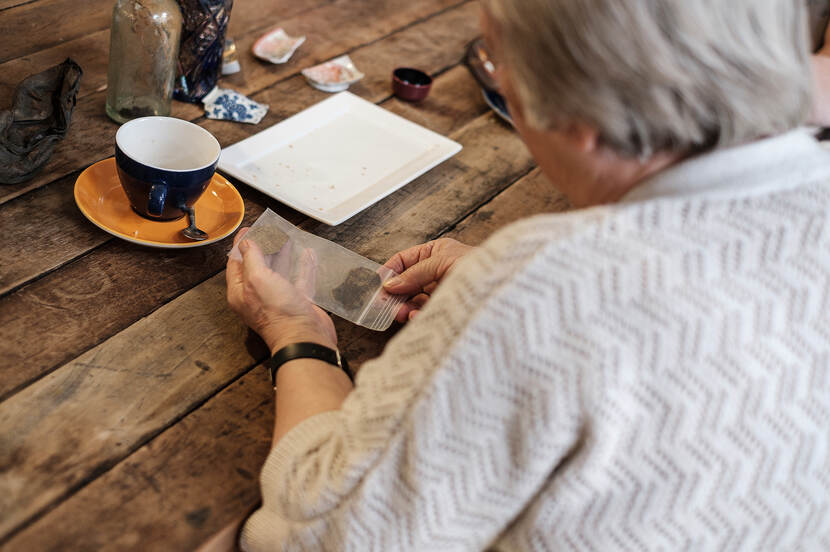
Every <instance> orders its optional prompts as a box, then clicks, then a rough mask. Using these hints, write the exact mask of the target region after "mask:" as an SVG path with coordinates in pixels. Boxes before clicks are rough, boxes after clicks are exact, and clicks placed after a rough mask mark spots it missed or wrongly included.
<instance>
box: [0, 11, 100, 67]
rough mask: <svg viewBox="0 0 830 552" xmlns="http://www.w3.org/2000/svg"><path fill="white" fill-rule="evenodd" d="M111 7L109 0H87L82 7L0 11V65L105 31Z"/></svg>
mask: <svg viewBox="0 0 830 552" xmlns="http://www.w3.org/2000/svg"><path fill="white" fill-rule="evenodd" d="M113 4H114V3H113V1H112V0H87V1H86V2H84V3H83V4H82V5H79V3H78V1H77V0H49V1H48V2H43V1H41V2H31V3H27V4H20V5H18V6H15V7H12V8H9V9H6V10H3V11H2V12H0V27H2V29H3V42H2V46H0V62H4V61H7V60H10V59H14V58H16V57H20V56H25V55H26V54H30V53H33V52H37V51H39V50H43V49H45V48H49V47H51V46H54V45H56V44H59V43H61V42H64V41H67V40H72V39H74V38H79V37H82V36H86V35H88V34H90V33H93V32H95V31H100V30H102V29H107V28H109V26H110V21H111V19H112V7H113Z"/></svg>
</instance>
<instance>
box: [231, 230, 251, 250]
mask: <svg viewBox="0 0 830 552" xmlns="http://www.w3.org/2000/svg"><path fill="white" fill-rule="evenodd" d="M250 229H251V227H250V226H246V227H245V228H240V229H239V232H237V233H236V235H235V236H234V237H233V244H234V245H236V244H238V243H239V242H240V241H242V238H244V237H245V234H247V233H248V230H250Z"/></svg>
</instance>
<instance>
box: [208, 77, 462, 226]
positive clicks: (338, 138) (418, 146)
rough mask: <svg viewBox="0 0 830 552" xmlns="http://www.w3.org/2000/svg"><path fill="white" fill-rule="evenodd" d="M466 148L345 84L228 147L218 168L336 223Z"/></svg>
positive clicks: (280, 199) (329, 222)
mask: <svg viewBox="0 0 830 552" xmlns="http://www.w3.org/2000/svg"><path fill="white" fill-rule="evenodd" d="M460 150H461V145H460V144H458V143H456V142H453V141H452V140H449V139H447V138H445V137H444V136H441V135H440V134H437V133H435V132H432V131H431V130H427V129H425V128H423V127H422V126H419V125H416V124H415V123H413V122H411V121H408V120H406V119H404V118H402V117H399V116H397V115H395V114H393V113H391V112H389V111H387V110H385V109H383V108H381V107H378V106H376V105H375V104H373V103H370V102H367V101H366V100H363V99H361V98H359V97H357V96H355V95H354V94H351V93H349V92H341V93H339V94H337V95H336V96H332V97H331V98H329V99H327V100H324V101H322V102H320V103H318V104H316V105H314V106H312V107H310V108H308V109H306V110H305V111H302V112H300V113H298V114H296V115H294V116H293V117H290V118H288V119H286V120H284V121H282V122H281V123H278V124H276V125H274V126H272V127H270V128H268V129H265V130H263V131H262V132H259V133H257V134H255V135H254V136H251V137H250V138H247V139H245V140H242V141H241V142H238V143H236V144H234V145H232V146H230V147H228V148H226V149H224V150H223V151H222V156H221V158H220V159H219V169H220V170H221V171H223V172H225V173H227V174H229V175H231V176H233V177H235V178H238V179H239V180H241V181H242V182H245V183H246V184H248V185H250V186H251V187H253V188H256V189H257V190H259V191H261V192H263V193H265V194H267V195H269V196H271V197H273V198H275V199H278V200H279V201H281V202H283V203H285V204H286V205H288V206H290V207H293V208H294V209H296V210H298V211H300V212H301V213H304V214H306V215H308V216H310V217H312V218H315V219H317V220H319V221H321V222H324V223H326V224H329V225H332V226H334V225H336V224H340V223H341V222H343V221H345V220H346V219H348V218H350V217H352V216H354V215H355V214H357V213H359V212H360V211H362V210H363V209H365V208H366V207H369V206H370V205H373V204H374V203H376V202H377V201H379V200H381V199H383V198H384V197H386V196H387V195H389V194H391V193H392V192H394V191H395V190H398V189H399V188H401V186H403V185H405V184H407V183H408V182H411V181H412V180H414V179H415V178H417V177H419V176H420V175H422V174H424V173H425V172H426V171H428V170H430V169H431V168H433V167H435V166H436V165H438V164H439V163H441V162H442V161H445V160H446V159H448V158H450V157H452V156H453V155H455V154H456V153H458V152H459V151H460Z"/></svg>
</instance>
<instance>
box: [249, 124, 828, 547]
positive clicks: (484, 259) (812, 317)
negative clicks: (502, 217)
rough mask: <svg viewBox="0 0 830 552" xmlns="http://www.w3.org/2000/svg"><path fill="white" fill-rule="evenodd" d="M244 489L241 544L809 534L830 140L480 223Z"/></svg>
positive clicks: (819, 407)
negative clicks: (606, 200) (578, 203)
mask: <svg viewBox="0 0 830 552" xmlns="http://www.w3.org/2000/svg"><path fill="white" fill-rule="evenodd" d="M262 494H263V506H262V508H261V509H260V510H258V511H257V512H256V513H255V514H254V515H253V516H252V517H251V518H250V520H249V521H248V522H247V524H246V527H245V529H244V532H243V537H242V545H243V549H245V550H309V551H311V550H315V551H316V550H349V551H408V550H424V551H439V550H465V551H466V550H471V551H472V550H488V549H492V550H505V551H507V550H540V551H548V550H551V551H552V550H557V551H558V550H580V551H582V550H589V551H590V550H599V551H611V550H613V551H627V550H631V551H635V550H636V551H642V550H707V551H708V550H748V551H750V550H751V551H756V550H805V551H806V550H830V154H828V153H826V152H825V151H824V150H823V149H822V148H821V147H820V146H819V145H818V143H816V142H815V141H814V140H813V139H812V138H811V137H809V136H808V135H806V134H805V133H803V132H800V131H794V132H791V133H788V134H785V135H783V136H779V137H776V138H771V139H767V140H764V141H760V142H756V143H753V144H750V145H747V146H743V147H739V148H735V149H731V150H726V151H719V152H715V153H712V154H709V155H706V156H703V157H700V158H696V159H692V160H690V161H687V162H685V163H682V164H681V165H679V166H677V167H674V168H671V169H669V170H668V171H666V172H664V173H661V174H660V175H658V176H657V177H656V178H654V179H652V180H650V181H648V182H646V183H644V184H643V185H641V186H639V187H638V188H636V189H635V190H634V191H633V192H632V193H631V194H630V195H629V196H628V197H627V198H625V201H624V202H621V203H618V204H615V205H612V206H606V207H598V208H592V209H587V210H581V211H574V212H572V213H567V214H563V215H545V216H539V217H534V218H532V219H528V220H525V221H522V222H520V223H517V224H514V225H512V226H510V227H508V228H506V229H505V230H503V231H501V232H499V233H498V234H496V235H495V236H494V237H492V238H491V239H490V240H488V241H487V242H486V243H485V244H484V245H483V246H482V247H481V248H480V249H479V250H478V251H477V252H476V253H474V254H471V255H470V256H469V257H468V258H467V259H465V260H464V261H463V262H462V263H461V264H460V265H459V266H458V267H457V268H456V270H455V271H454V272H453V273H452V275H451V276H450V277H449V278H448V279H447V280H446V281H445V282H444V283H443V284H442V285H441V287H440V288H439V290H438V292H437V293H436V294H435V295H434V296H433V297H432V299H431V300H430V302H429V304H428V305H427V307H426V308H425V309H424V310H423V312H422V314H421V316H419V317H418V318H417V319H416V320H414V321H413V322H410V323H409V324H408V326H407V327H406V328H404V329H403V330H402V331H401V332H400V333H399V334H398V335H397V336H396V337H395V338H394V339H393V340H392V341H391V342H390V344H389V345H388V346H387V348H386V350H385V352H384V353H383V355H382V356H381V357H380V358H378V359H376V360H374V361H372V362H370V363H367V364H365V365H364V367H363V368H362V370H361V372H360V374H359V377H358V380H357V387H356V389H355V391H354V392H352V394H351V395H350V396H349V398H348V399H347V400H346V402H345V403H344V405H343V407H342V409H341V410H339V411H336V412H330V413H325V414H320V415H318V416H315V417H313V418H311V419H309V420H306V421H305V422H304V423H302V424H301V425H299V426H298V427H296V428H295V429H294V430H292V431H291V432H290V433H289V434H288V435H286V436H285V437H284V438H283V439H282V440H281V441H280V442H279V443H278V445H277V446H276V447H275V448H274V449H273V451H272V453H271V455H270V457H269V458H268V461H267V463H266V465H265V467H264V469H263V473H262Z"/></svg>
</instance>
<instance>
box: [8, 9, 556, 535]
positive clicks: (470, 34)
mask: <svg viewBox="0 0 830 552" xmlns="http://www.w3.org/2000/svg"><path fill="white" fill-rule="evenodd" d="M112 5H113V0H86V1H84V2H79V1H78V0H0V30H1V31H2V36H3V39H2V45H0V106H2V107H7V106H8V105H9V103H10V98H11V92H12V90H13V88H14V86H15V85H16V84H17V83H18V82H19V81H20V80H22V79H23V78H24V77H25V76H27V75H29V74H32V73H35V72H38V71H41V70H43V69H45V68H47V67H49V66H51V65H54V64H56V63H59V62H61V61H63V60H64V59H65V58H66V57H68V56H71V57H72V58H74V59H75V60H76V61H77V62H78V63H80V65H81V66H82V67H83V69H84V76H83V81H82V86H81V91H80V94H79V100H78V105H77V108H76V110H75V113H74V116H73V120H72V126H71V129H70V132H69V134H68V136H67V138H66V139H65V140H64V141H63V142H62V143H61V144H60V145H59V147H58V148H57V150H56V151H55V153H54V155H53V157H52V159H51V160H50V161H49V163H48V165H47V166H46V167H45V169H44V170H43V171H42V172H41V173H40V174H38V175H37V176H36V177H35V178H34V179H33V180H30V181H29V182H27V183H25V184H21V185H14V186H0V236H1V237H2V241H1V242H0V548H2V549H3V550H15V551H16V550H27V551H29V550H68V549H82V550H102V549H117V550H124V549H140V550H153V549H159V550H186V549H192V548H194V547H196V546H198V545H199V544H200V543H202V542H204V541H205V539H207V538H208V537H209V536H210V535H212V534H214V533H215V532H216V531H217V530H218V529H219V528H221V527H223V526H224V525H226V524H227V523H229V522H230V521H232V520H233V519H234V518H235V517H237V516H239V515H240V514H241V513H242V512H244V511H245V510H246V509H248V508H249V507H250V506H251V505H252V504H254V503H255V502H256V501H257V500H258V495H259V489H258V484H257V477H258V472H259V470H260V467H261V465H262V463H263V461H264V459H265V457H266V454H267V452H268V449H269V446H270V437H271V427H272V423H273V395H272V391H271V388H270V385H269V382H268V379H267V377H266V374H265V370H264V368H263V367H262V366H261V362H262V361H263V359H264V358H265V348H264V346H263V344H262V343H261V341H259V339H258V338H256V337H255V336H253V335H252V334H250V333H249V332H248V330H247V329H246V328H245V327H244V326H243V325H242V323H241V322H240V321H239V320H238V319H237V317H236V316H235V315H234V314H233V313H232V312H231V311H230V310H229V309H228V308H227V305H226V301H225V285H224V266H225V259H226V257H225V256H226V253H227V251H228V250H229V248H230V246H231V240H230V239H227V240H225V241H223V242H220V243H218V244H214V245H210V246H206V247H200V248H196V249H190V250H182V251H167V250H154V249H149V248H143V247H140V246H136V245H133V244H130V243H127V242H125V241H122V240H119V239H115V238H113V237H111V236H110V235H108V234H106V233H104V232H102V231H100V230H98V229H97V228H96V227H95V226H93V225H92V224H91V223H89V222H88V221H87V220H86V219H85V218H84V217H83V216H82V215H81V213H80V212H79V211H78V209H77V207H76V206H75V203H74V200H73V194H72V190H73V185H74V183H75V179H76V178H77V176H78V174H79V173H80V171H81V170H82V169H84V168H85V167H87V166H88V165H90V164H92V163H94V162H96V161H98V160H101V159H104V158H107V157H109V156H111V155H112V154H113V142H114V135H115V131H116V130H117V126H116V125H115V124H114V123H113V122H111V121H110V120H109V119H107V117H106V116H105V114H104V98H105V94H106V92H105V91H104V86H105V85H106V65H107V56H108V49H109V23H110V13H111V8H112ZM477 10H478V6H477V5H476V2H474V1H458V0H418V1H417V2H413V1H412V0H238V1H237V2H236V5H235V6H234V9H233V13H232V16H231V27H230V32H229V35H230V36H232V37H234V38H235V39H236V41H237V44H238V46H239V48H240V50H241V52H242V72H241V73H239V74H237V75H234V76H231V77H228V78H224V79H223V80H222V81H221V82H222V84H224V85H225V86H227V87H231V88H234V89H236V90H239V91H241V92H243V93H245V94H248V95H250V96H251V97H252V98H254V99H255V100H257V101H260V102H264V103H267V104H270V106H271V109H270V111H269V113H268V116H267V117H266V118H265V120H264V121H263V122H261V123H260V124H259V125H256V126H252V125H243V124H237V123H229V122H220V121H210V120H206V119H205V118H204V116H203V112H202V110H200V109H199V107H198V106H196V105H190V104H182V103H175V104H174V115H175V116H177V117H181V118H184V119H188V120H191V121H195V122H196V123H198V124H200V125H202V126H203V127H205V128H206V129H208V130H209V131H210V132H212V133H213V134H214V135H215V136H216V137H217V138H218V139H219V141H220V143H221V144H222V145H223V146H227V145H230V144H233V143H235V142H237V141H239V140H241V139H243V138H245V137H247V136H250V135H252V134H254V133H256V132H259V131H260V130H262V129H265V128H267V127H269V126H270V125H272V124H275V123H277V122H279V121H281V120H282V119H284V118H286V117H287V116H290V115H292V114H294V113H297V112H298V111H300V110H302V109H304V108H306V107H308V106H310V105H313V104H314V103H316V102H318V101H320V100H322V99H324V98H326V97H327V95H326V94H324V93H322V92H319V91H317V90H314V89H312V88H310V87H309V86H308V85H307V84H306V83H305V80H304V79H303V77H302V76H300V75H299V71H300V70H301V69H303V68H305V67H308V66H311V65H313V64H316V63H318V62H321V61H324V60H327V59H330V58H333V57H335V56H338V55H341V54H343V53H349V54H350V55H351V57H352V59H353V60H354V62H355V63H356V65H357V66H358V67H359V68H361V69H362V70H363V71H364V72H365V73H366V77H365V78H364V79H363V80H362V81H361V82H360V83H359V84H357V85H355V86H353V87H352V88H351V91H352V92H354V93H356V94H358V95H360V96H362V97H363V98H366V99H368V100H370V101H372V102H376V103H378V104H379V105H381V106H383V107H384V108H386V109H389V110H390V111H393V112H395V113H398V114H400V115H402V116H404V117H406V118H409V119H411V120H413V121H415V122H417V123H420V124H422V125H424V126H426V127H428V128H431V129H433V130H435V131H437V132H439V133H441V134H444V135H447V136H450V137H451V138H453V139H454V140H457V141H458V142H460V143H462V144H463V146H464V150H463V151H462V152H461V153H459V154H458V155H457V156H455V157H454V158H453V159H451V160H450V161H448V162H445V163H443V164H442V165H440V166H439V167H437V168H435V169H433V170H432V171H430V172H428V173H427V174H426V175H424V176H422V177H421V178H419V179H417V180H416V181H414V182H412V183H410V184H409V185H407V186H406V187H404V188H403V189H401V190H400V191H398V192H396V193H395V194H393V195H392V196H390V197H388V198H386V199H385V200H383V201H381V202H380V203H379V204H377V205H375V206H374V207H371V208H369V209H367V210H366V211H364V212H363V213H361V214H359V215H358V216H356V217H354V218H353V219H351V220H349V221H348V222H346V223H343V224H341V225H339V226H337V227H328V226H325V225H323V224H320V223H317V222H315V221H313V220H310V219H307V218H306V217H304V216H303V215H300V214H299V213H297V212H295V211H292V210H290V209H288V208H286V207H284V206H282V205H281V204H279V203H278V202H276V201H275V200H272V199H270V198H268V197H266V196H264V195H262V194H259V193H258V192H256V191H254V190H252V189H251V188H248V187H247V186H245V185H243V184H241V183H239V182H236V185H237V187H238V189H239V190H240V192H241V193H242V196H243V197H244V199H245V209H246V215H245V222H244V223H243V224H246V225H247V224H250V223H251V222H252V221H254V220H255V219H256V218H257V217H258V216H259V215H260V213H262V212H263V210H264V209H265V208H266V207H270V208H271V209H274V210H275V211H276V212H278V213H279V214H281V215H282V216H284V217H286V218H288V219H289V220H291V221H292V222H294V223H296V224H299V225H300V226H301V227H303V228H305V229H306V230H309V231H311V232H314V233H316V234H318V235H321V236H324V237H326V238H328V239H332V240H334V241H336V242H338V243H340V244H342V245H344V246H346V247H348V248H350V249H352V250H354V251H357V252H359V253H361V254H363V255H365V256H367V257H370V258H372V259H375V260H377V261H380V262H383V261H384V260H385V259H387V258H388V257H389V256H390V255H392V254H393V253H395V252H396V251H398V250H400V249H402V248H405V247H408V246H410V245H413V244H417V243H421V242H424V241H427V240H429V239H432V238H436V237H438V236H442V235H450V236H454V237H457V238H459V239H462V240H464V241H467V242H469V243H478V242H481V241H482V240H483V239H485V238H486V237H487V236H488V235H489V234H491V233H492V232H493V231H494V230H495V229H497V228H499V227H501V226H503V225H504V224H506V223H508V222H510V221H513V220H515V219H518V218H520V217H523V216H526V215H528V214H532V213H536V212H541V211H552V210H560V209H562V208H564V207H565V202H564V200H563V199H562V198H561V197H560V196H558V195H557V194H556V193H555V192H554V191H553V190H552V188H551V187H550V186H549V185H548V184H547V183H545V181H544V179H543V178H542V177H541V176H540V174H539V172H538V169H536V168H535V165H534V163H533V161H532V159H531V158H530V155H529V154H528V152H527V151H526V149H525V148H524V146H523V145H522V144H521V142H520V141H519V139H518V137H517V136H516V135H515V133H514V132H513V131H512V130H511V129H510V128H509V127H508V126H506V125H505V124H504V123H502V122H501V121H500V120H499V119H497V118H496V117H495V116H494V115H493V114H492V113H491V112H490V111H489V110H488V108H487V106H486V105H485V103H484V102H483V100H482V97H481V93H480V91H479V89H478V87H477V86H476V84H475V82H474V81H473V79H472V78H471V76H470V75H469V73H468V71H467V69H466V68H465V67H464V66H463V65H461V64H460V61H461V59H462V56H463V53H464V48H465V45H466V44H467V43H468V42H469V41H470V40H471V39H473V38H474V37H476V36H477V35H478V34H479V29H478V14H477ZM277 25H280V26H283V27H285V28H286V30H287V31H288V32H289V33H291V34H294V35H300V34H305V35H307V36H308V40H307V41H306V43H305V44H304V45H303V46H302V47H301V48H300V49H299V51H298V52H297V53H296V54H295V56H294V58H293V59H292V60H291V61H290V62H289V63H287V64H285V65H270V64H265V63H262V62H259V61H258V60H256V59H254V58H253V57H252V56H251V54H250V48H251V45H252V43H253V42H254V40H255V39H256V38H257V37H258V36H260V35H261V34H262V33H263V32H264V31H266V30H268V29H269V28H272V27H274V26H277ZM400 65H410V66H416V67H420V68H423V69H425V70H426V71H428V72H430V73H431V74H433V75H437V78H436V79H435V84H434V86H433V90H432V93H431V95H430V97H429V98H428V100H427V101H425V102H424V103H423V104H421V105H410V104H406V103H403V102H400V101H398V100H396V99H394V98H392V97H391V92H390V75H391V71H392V69H393V68H394V67H397V66H400ZM336 324H337V329H338V333H339V335H340V345H341V347H342V349H343V350H344V351H345V353H346V354H347V355H348V357H349V358H350V360H351V362H352V364H353V365H355V366H359V365H360V363H361V362H362V361H364V360H366V359H368V358H371V357H374V356H376V355H377V354H379V352H380V351H381V349H382V347H383V345H384V343H385V342H386V340H387V339H388V338H389V336H390V335H391V333H392V331H394V330H392V331H390V332H388V333H387V334H378V333H374V332H371V331H368V330H363V329H360V328H358V327H355V326H352V325H351V324H348V323H346V322H343V321H342V320H337V321H336Z"/></svg>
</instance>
